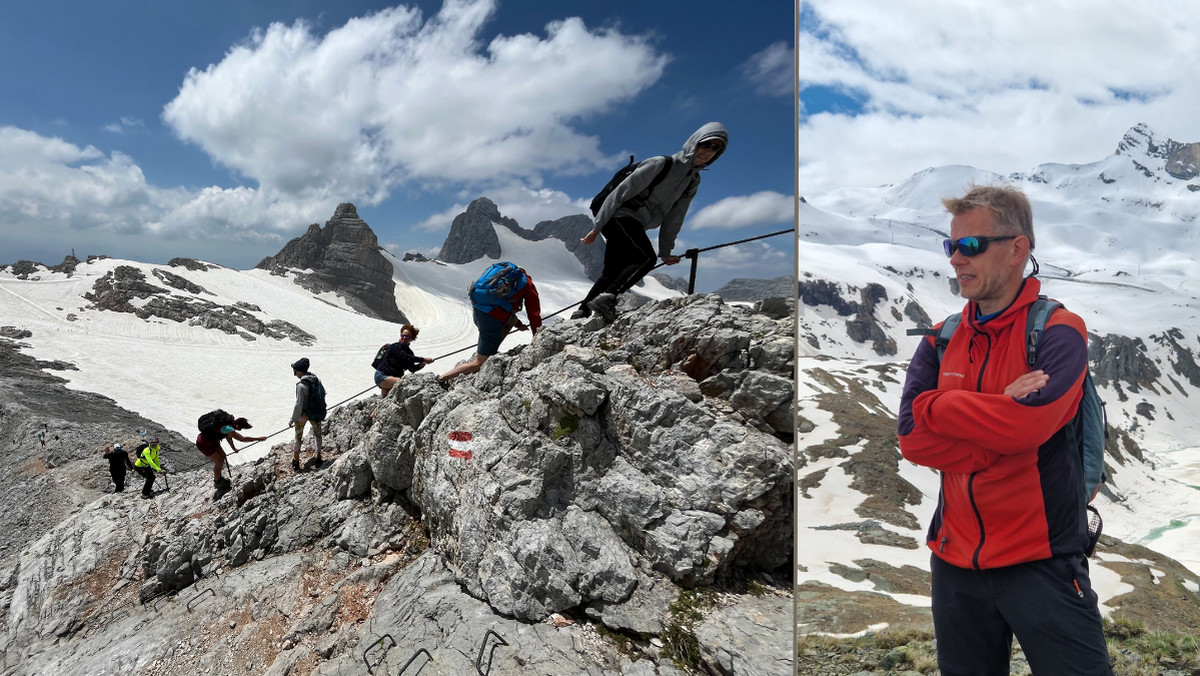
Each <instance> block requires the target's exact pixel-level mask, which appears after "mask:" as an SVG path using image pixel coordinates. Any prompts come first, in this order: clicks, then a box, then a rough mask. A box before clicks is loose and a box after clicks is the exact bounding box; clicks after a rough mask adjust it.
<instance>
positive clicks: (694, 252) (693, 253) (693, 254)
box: [238, 228, 796, 453]
mask: <svg viewBox="0 0 1200 676" xmlns="http://www.w3.org/2000/svg"><path fill="white" fill-rule="evenodd" d="M795 230H796V229H795V228H788V229H786V230H779V231H776V232H771V233H767V234H765V235H758V236H756V237H747V238H746V239H739V240H736V241H733V242H723V243H721V244H714V245H712V246H708V247H704V248H703V249H688V250H687V251H685V252H684V254H683V256H682V258H690V259H692V261H693V264H694V262H695V260H696V258H697V255H698V254H700V253H703V252H705V251H712V250H713V249H720V248H723V247H727V246H735V245H738V244H745V243H746V242H753V241H756V240H760V239H766V238H768V237H775V236H777V235H782V234H784V233H788V232H794V231H795ZM664 265H666V263H659V264H658V265H655V266H654V267H652V268H650V269H649V270H648V271H647V272H646V274H650V273H651V272H654V271H655V270H657V269H659V268H661V267H662V266H664ZM582 303H583V301H582V300H580V301H578V302H575V303H572V304H570V305H568V306H566V307H564V308H560V309H558V310H555V311H554V312H551V313H550V314H548V315H545V316H544V317H542V319H543V321H544V320H546V319H550V318H552V317H555V316H557V315H560V314H562V313H564V312H566V311H567V310H570V309H571V308H573V307H577V306H578V305H580V304H582ZM521 330H524V329H521ZM472 347H475V345H467V346H466V347H462V348H459V349H457V350H453V351H451V352H447V353H446V354H443V355H438V356H437V357H434V358H433V361H434V362H436V361H438V360H439V359H445V358H446V357H452V356H454V355H456V354H458V353H459V352H463V351H465V350H469V349H471V348H472ZM376 387H377V386H376V385H372V386H370V387H368V388H367V389H365V390H363V391H361V392H359V393H357V394H352V395H350V396H349V397H346V398H345V399H343V400H341V401H339V402H338V403H336V404H334V405H333V406H330V407H329V408H328V409H327V411H328V413H332V412H333V411H334V410H336V409H337V408H338V407H339V406H341V405H342V404H345V403H347V402H349V401H351V400H354V399H357V398H359V397H361V396H362V395H364V394H366V393H367V392H370V391H371V390H374V389H375V388H376ZM290 429H292V426H291V425H288V426H287V427H285V428H283V429H281V430H279V431H278V432H272V433H271V434H268V435H267V436H265V437H263V438H262V439H261V440H259V441H253V442H251V443H249V444H247V445H245V446H243V447H241V448H240V449H239V450H238V453H241V452H242V451H244V450H246V449H247V448H250V447H251V446H255V445H257V444H260V443H262V442H263V441H266V440H267V439H270V438H271V437H274V436H278V435H280V434H283V433H284V432H286V431H288V430H290Z"/></svg>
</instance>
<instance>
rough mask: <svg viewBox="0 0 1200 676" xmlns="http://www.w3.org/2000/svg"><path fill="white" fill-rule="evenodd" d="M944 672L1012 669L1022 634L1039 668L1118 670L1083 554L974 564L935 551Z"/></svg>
mask: <svg viewBox="0 0 1200 676" xmlns="http://www.w3.org/2000/svg"><path fill="white" fill-rule="evenodd" d="M930 570H931V573H932V581H933V628H934V632H935V633H936V635H937V656H938V668H939V669H940V670H941V672H942V676H968V675H970V676H991V675H992V674H995V675H996V676H1008V673H1009V655H1010V654H1011V652H1012V640H1013V636H1014V635H1016V637H1017V640H1018V641H1020V642H1021V648H1022V649H1023V650H1024V651H1025V657H1026V659H1028V660H1029V667H1030V669H1031V670H1032V671H1033V673H1034V674H1054V675H1055V676H1112V669H1111V667H1110V666H1109V664H1108V649H1107V648H1106V647H1105V645H1104V631H1103V629H1102V626H1101V622H1100V611H1099V609H1098V608H1097V607H1096V601H1097V597H1096V593H1095V592H1094V591H1092V583H1091V579H1090V578H1089V577H1088V565H1087V558H1086V557H1084V555H1083V554H1076V555H1071V556H1057V557H1054V558H1051V559H1044V560H1042V561H1032V562H1030V563H1022V564H1019V565H1016V566H1008V567H1006V568H993V569H989V570H971V569H967V568H959V567H957V566H952V565H950V564H948V563H946V562H945V561H942V560H941V559H939V558H938V557H937V556H936V555H933V556H931V557H930Z"/></svg>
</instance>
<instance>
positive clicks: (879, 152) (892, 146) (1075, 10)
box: [795, 0, 1200, 265]
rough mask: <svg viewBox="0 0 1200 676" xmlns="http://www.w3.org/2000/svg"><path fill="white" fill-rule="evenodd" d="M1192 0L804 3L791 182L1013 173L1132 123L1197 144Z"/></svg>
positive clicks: (1198, 74) (1079, 153) (1099, 144)
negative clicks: (931, 172)
mask: <svg viewBox="0 0 1200 676" xmlns="http://www.w3.org/2000/svg"><path fill="white" fill-rule="evenodd" d="M1197 9H1200V6H1198V5H1197V3H1195V2H1175V1H1174V0H1141V1H1139V2H1136V3H1131V2H1127V1H1125V0H1093V1H1091V2H1040V1H1034V0H1013V1H1011V2H999V3H998V2H994V1H990V0H988V1H985V0H894V1H892V2H881V1H880V0H801V2H800V3H799V5H798V14H799V33H798V35H797V40H796V43H795V44H796V50H797V57H796V58H797V64H798V71H797V77H798V82H799V84H798V91H799V99H800V112H799V118H800V119H799V127H798V132H797V160H798V165H799V166H798V171H797V186H798V191H799V193H800V195H802V196H804V197H805V199H807V200H809V201H811V202H813V203H814V204H816V205H817V206H821V204H822V202H823V201H824V200H826V199H828V198H829V197H830V196H831V195H832V194H833V193H835V192H837V191H839V190H842V189H845V188H858V187H868V186H877V185H883V184H889V183H900V182H903V181H904V180H905V179H907V178H908V177H909V176H911V175H912V174H914V173H916V172H919V171H921V170H923V169H926V168H928V167H937V166H945V165H954V164H960V165H969V166H973V167H977V168H979V169H984V170H988V171H993V172H996V173H1000V174H1008V173H1012V172H1024V171H1029V170H1031V169H1033V168H1035V167H1036V166H1037V165H1039V164H1043V163H1051V162H1054V163H1063V164H1085V163H1091V162H1096V161H1098V160H1101V159H1103V158H1105V157H1107V156H1109V155H1111V154H1113V153H1114V152H1115V151H1116V148H1117V144H1118V143H1119V142H1120V141H1121V138H1122V136H1123V135H1124V134H1125V132H1126V131H1128V130H1129V129H1130V128H1132V127H1133V126H1135V125H1137V124H1138V123H1146V124H1147V125H1149V126H1150V128H1151V129H1152V130H1153V131H1154V133H1155V134H1156V136H1158V137H1159V138H1160V139H1161V138H1163V137H1169V138H1172V139H1174V140H1176V141H1179V142H1184V143H1189V142H1195V141H1200V115H1198V114H1197V113H1196V111H1197V110H1198V109H1200V40H1197V38H1196V36H1197V35H1200V11H1197ZM800 257H801V265H803V251H801V253H800Z"/></svg>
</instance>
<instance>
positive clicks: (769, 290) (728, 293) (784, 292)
mask: <svg viewBox="0 0 1200 676" xmlns="http://www.w3.org/2000/svg"><path fill="white" fill-rule="evenodd" d="M685 289H686V287H685ZM716 294H717V295H718V296H720V297H722V298H724V299H725V300H736V301H756V300H762V299H763V298H795V297H796V295H797V294H796V278H795V277H793V276H790V275H789V276H785V277H775V278H773V279H752V278H747V277H737V278H735V279H731V280H729V281H728V282H726V283H725V285H724V286H722V287H721V288H719V289H717V290H716Z"/></svg>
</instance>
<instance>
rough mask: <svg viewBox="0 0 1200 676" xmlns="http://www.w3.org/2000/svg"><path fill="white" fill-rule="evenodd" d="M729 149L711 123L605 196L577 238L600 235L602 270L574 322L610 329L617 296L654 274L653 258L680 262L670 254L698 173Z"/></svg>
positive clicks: (585, 240) (588, 241) (725, 138)
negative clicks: (600, 323) (593, 319)
mask: <svg viewBox="0 0 1200 676" xmlns="http://www.w3.org/2000/svg"><path fill="white" fill-rule="evenodd" d="M728 145H729V133H728V132H727V131H726V130H725V126H724V125H722V124H721V123H720V122H709V123H708V124H706V125H704V126H702V127H700V128H699V129H697V130H696V132H695V133H694V134H692V135H691V136H690V137H689V138H688V140H687V142H686V143H684V144H683V149H682V150H680V151H679V152H677V153H675V154H674V155H672V156H670V157H666V156H661V157H651V158H649V159H646V160H643V161H642V162H641V163H640V164H638V165H637V169H635V170H634V171H633V173H631V174H629V176H628V177H626V178H625V180H624V181H622V182H621V183H620V185H618V186H617V187H616V188H614V189H613V191H612V192H611V193H609V194H608V196H607V197H606V198H605V199H604V203H603V204H602V205H601V206H600V208H599V210H598V211H597V212H596V214H595V226H594V227H593V228H592V230H591V232H589V233H588V234H587V235H585V236H584V237H583V238H582V239H580V241H581V242H583V243H584V244H591V243H592V242H595V241H596V236H597V235H600V234H603V235H604V270H603V272H601V273H600V278H599V279H597V280H596V283H595V284H593V285H592V288H591V290H590V291H588V293H587V295H586V296H585V297H584V299H583V302H582V303H581V304H580V306H579V309H578V310H576V311H575V312H574V314H572V315H571V318H572V319H582V318H585V317H590V316H591V314H592V313H593V312H595V313H596V314H598V315H600V316H601V317H603V318H604V321H605V323H609V324H611V323H612V322H613V320H614V319H616V316H617V296H619V295H621V294H622V293H625V292H626V291H628V290H629V289H631V288H633V286H634V285H635V284H637V283H638V282H640V281H641V280H642V278H643V277H645V276H646V274H647V273H648V272H650V271H651V270H653V269H654V266H655V264H656V259H658V258H661V259H662V261H663V263H666V264H667V265H675V264H676V263H678V262H679V260H680V258H679V256H674V255H672V254H671V250H672V249H673V248H674V247H675V238H676V236H678V235H679V229H680V228H681V227H682V226H683V218H684V216H686V215H687V211H688V207H689V206H691V203H692V198H693V197H695V196H696V189H697V188H699V187H700V170H701V169H707V168H708V167H710V166H712V163H713V162H715V161H716V160H717V158H718V157H720V156H721V154H722V153H723V152H725V148H726V147H728ZM655 228H659V232H658V253H657V255H656V254H655V250H654V245H653V244H651V243H650V237H649V236H648V235H647V234H646V232H647V231H648V230H653V229H655Z"/></svg>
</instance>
